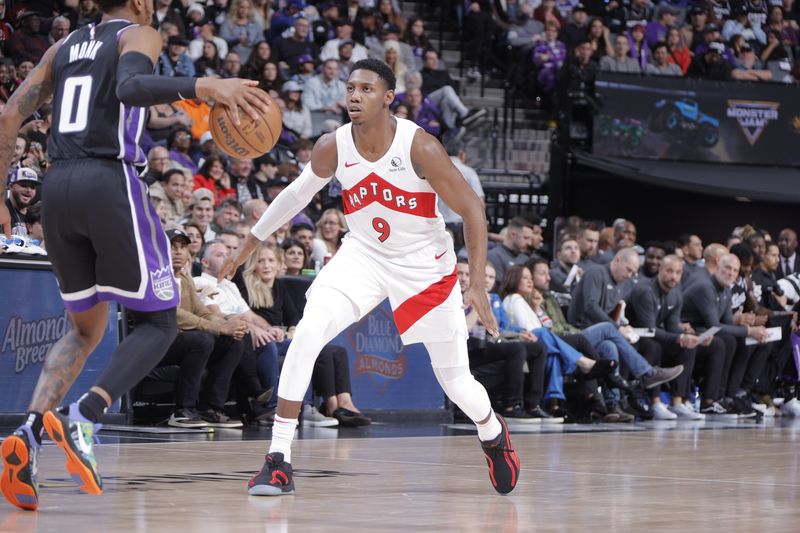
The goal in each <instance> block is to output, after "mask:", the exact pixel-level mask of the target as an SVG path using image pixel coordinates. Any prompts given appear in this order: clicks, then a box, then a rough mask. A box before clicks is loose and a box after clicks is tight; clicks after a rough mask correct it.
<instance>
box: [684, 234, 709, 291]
mask: <svg viewBox="0 0 800 533" xmlns="http://www.w3.org/2000/svg"><path fill="white" fill-rule="evenodd" d="M678 244H680V247H681V250H682V251H683V256H682V257H683V261H684V266H683V280H682V281H681V283H682V284H685V283H686V279H688V278H690V277H691V276H692V274H693V273H694V272H695V271H696V270H698V269H700V268H703V241H702V240H700V237H699V236H698V235H694V234H689V233H684V234H682V235H681V236H679V237H678Z"/></svg>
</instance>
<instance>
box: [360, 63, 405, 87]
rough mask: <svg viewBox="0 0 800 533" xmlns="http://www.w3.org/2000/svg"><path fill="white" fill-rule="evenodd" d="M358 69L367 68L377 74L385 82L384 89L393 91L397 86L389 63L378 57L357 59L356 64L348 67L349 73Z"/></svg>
mask: <svg viewBox="0 0 800 533" xmlns="http://www.w3.org/2000/svg"><path fill="white" fill-rule="evenodd" d="M359 69H363V70H369V71H371V72H374V73H375V74H377V75H378V77H379V78H380V79H382V80H383V82H384V83H385V84H386V89H387V90H389V91H394V89H395V87H397V78H395V76H394V72H392V69H390V68H389V65H387V64H386V63H384V62H383V61H381V60H380V59H372V58H370V59H362V60H361V61H357V62H356V64H355V65H353V68H352V69H350V75H352V74H353V72H355V71H357V70H359Z"/></svg>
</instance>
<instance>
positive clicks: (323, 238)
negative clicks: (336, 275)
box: [311, 209, 347, 264]
mask: <svg viewBox="0 0 800 533" xmlns="http://www.w3.org/2000/svg"><path fill="white" fill-rule="evenodd" d="M345 233H347V222H345V219H344V213H342V212H341V211H339V210H338V209H326V210H325V211H324V212H323V213H322V216H321V217H320V218H319V222H318V223H317V235H316V238H315V239H314V241H315V243H317V245H316V246H314V248H313V250H312V255H311V259H312V260H313V261H322V262H323V264H324V262H325V256H323V257H319V255H318V251H319V250H321V247H319V245H318V241H319V242H321V243H322V244H323V245H324V246H325V250H326V255H327V254H330V255H331V256H332V255H334V254H336V251H337V250H339V247H340V246H341V245H342V236H344V234H345Z"/></svg>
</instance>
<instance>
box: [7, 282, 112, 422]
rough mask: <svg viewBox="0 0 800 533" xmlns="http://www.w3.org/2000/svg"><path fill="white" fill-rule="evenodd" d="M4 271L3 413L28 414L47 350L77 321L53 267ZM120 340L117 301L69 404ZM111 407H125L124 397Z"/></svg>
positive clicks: (71, 394) (93, 378)
mask: <svg viewBox="0 0 800 533" xmlns="http://www.w3.org/2000/svg"><path fill="white" fill-rule="evenodd" d="M0 275H2V278H3V296H2V298H0V413H24V412H25V411H27V409H28V403H29V402H30V399H31V395H32V394H33V389H34V387H35V386H36V381H37V380H38V379H39V374H40V372H41V370H42V362H43V361H44V357H45V355H46V354H47V351H48V350H49V349H50V347H51V346H52V345H53V344H54V343H55V342H56V341H57V340H59V339H60V338H61V337H63V336H64V334H65V333H66V332H68V331H69V330H70V328H71V327H72V325H71V323H70V322H69V320H68V319H67V314H66V311H65V310H64V305H63V304H62V302H61V297H60V295H59V293H58V287H57V286H56V281H55V277H54V276H53V273H52V272H50V271H46V270H12V269H8V270H6V269H3V270H2V274H0ZM117 344H118V333H117V306H116V304H113V303H110V304H109V312H108V325H107V326H106V331H105V336H104V337H103V340H102V341H101V342H100V345H99V346H98V347H97V348H96V349H95V351H94V353H93V354H92V355H91V356H89V358H88V359H87V361H86V365H85V366H84V367H83V372H81V374H80V376H79V377H78V379H77V380H76V381H75V384H74V385H73V387H72V389H70V391H69V393H68V394H67V397H66V399H65V400H64V403H69V402H72V401H75V400H76V399H77V398H78V397H79V396H80V395H81V394H83V393H84V392H86V391H87V390H89V387H91V386H92V385H93V384H94V382H95V381H96V380H97V377H98V376H99V375H100V372H102V371H103V369H104V368H105V366H106V364H107V363H108V360H109V358H110V356H111V352H112V351H113V350H114V347H116V346H117ZM109 411H111V412H116V411H119V402H117V403H115V404H114V405H113V406H112V408H111V409H109Z"/></svg>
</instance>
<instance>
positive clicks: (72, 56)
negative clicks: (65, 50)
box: [69, 41, 103, 63]
mask: <svg viewBox="0 0 800 533" xmlns="http://www.w3.org/2000/svg"><path fill="white" fill-rule="evenodd" d="M102 44H103V41H83V42H82V43H75V44H73V45H70V47H69V62H70V63H72V62H73V61H78V60H80V59H94V58H95V57H96V56H97V51H98V50H99V49H100V46H101V45H102Z"/></svg>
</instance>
